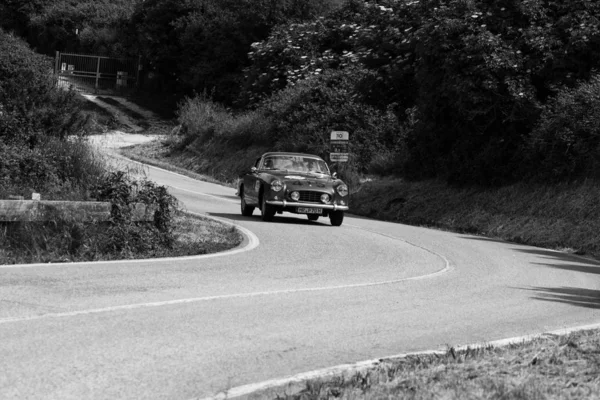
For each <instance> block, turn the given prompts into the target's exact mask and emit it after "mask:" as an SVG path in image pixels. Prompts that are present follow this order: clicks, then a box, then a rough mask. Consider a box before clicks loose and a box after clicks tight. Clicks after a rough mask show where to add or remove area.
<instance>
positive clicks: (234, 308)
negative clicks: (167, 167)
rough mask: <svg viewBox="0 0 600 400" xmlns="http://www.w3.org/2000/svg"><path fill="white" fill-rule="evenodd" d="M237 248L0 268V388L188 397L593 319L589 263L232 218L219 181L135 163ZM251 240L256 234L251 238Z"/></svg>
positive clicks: (229, 198) (46, 395)
mask: <svg viewBox="0 0 600 400" xmlns="http://www.w3.org/2000/svg"><path fill="white" fill-rule="evenodd" d="M149 175H150V177H151V178H152V179H153V180H155V181H157V182H159V183H162V184H166V185H168V186H170V187H171V191H172V193H174V194H175V195H176V196H177V197H178V198H179V199H180V200H181V201H182V202H183V204H185V206H186V208H187V209H188V210H189V211H192V212H196V213H202V214H208V215H212V216H214V217H218V218H221V219H227V220H230V221H233V222H234V223H235V224H237V225H239V226H240V227H243V228H245V229H247V230H248V231H251V232H253V234H254V235H255V236H254V237H253V236H250V241H247V243H246V244H250V245H251V246H250V247H251V248H252V247H254V248H252V249H251V250H249V251H242V252H236V253H233V254H229V255H224V256H219V257H208V258H206V257H192V258H186V259H181V260H173V259H170V260H145V261H138V262H112V263H108V262H107V263H102V262H101V263H77V264H61V265H58V264H55V265H32V266H0V337H1V338H2V339H1V340H0V398H2V399H13V398H14V399H140V398H144V399H191V398H202V397H206V396H210V395H213V394H215V393H218V392H220V391H224V390H227V389H229V388H232V387H236V386H240V385H245V384H249V383H252V382H259V381H264V380H268V379H273V378H279V377H283V376H287V375H293V374H297V373H301V372H305V371H310V370H315V369H320V368H325V367H329V366H333V365H339V364H344V363H352V362H357V361H360V360H365V359H373V358H377V357H385V356H388V355H391V354H397V353H401V352H409V351H417V350H425V349H437V348H443V347H445V346H447V345H453V346H454V345H460V344H467V343H474V342H482V341H492V340H497V339H502V338H506V337H513V336H520V335H526V334H533V333H538V332H543V331H548V330H554V329H559V328H564V327H569V326H576V325H585V324H591V323H596V322H600V280H599V275H598V274H599V273H600V263H598V262H595V261H590V260H585V259H582V258H576V257H572V256H569V255H566V254H562V253H558V252H553V251H549V250H544V249H539V248H532V247H527V246H520V245H516V244H511V243H505V242H499V241H495V240H489V239H486V238H482V237H475V236H469V235H460V234H455V233H449V232H442V231H437V230H429V229H424V228H418V227H411V226H405V225H400V224H392V223H385V222H379V221H374V220H370V219H364V218H357V217H352V216H349V217H347V218H346V220H345V221H344V225H342V226H341V227H339V228H335V227H332V226H330V225H329V221H328V220H326V221H323V222H322V223H321V222H317V223H313V222H309V221H308V220H306V219H305V218H301V217H300V216H294V215H288V214H284V215H283V216H276V217H275V220H274V222H272V223H266V222H262V221H261V220H260V218H259V217H258V211H255V214H256V216H254V217H242V216H241V215H240V213H239V203H238V201H237V200H236V197H235V193H234V189H231V188H227V187H223V186H219V185H214V184H209V183H205V182H199V181H195V180H192V179H190V178H186V177H183V176H180V175H176V174H172V173H169V172H166V171H163V170H159V169H155V168H150V169H149ZM257 240H258V241H259V245H258V246H254V245H255V244H257Z"/></svg>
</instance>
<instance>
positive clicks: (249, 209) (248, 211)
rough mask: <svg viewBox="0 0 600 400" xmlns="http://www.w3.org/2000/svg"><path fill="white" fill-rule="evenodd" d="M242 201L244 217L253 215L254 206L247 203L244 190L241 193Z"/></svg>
mask: <svg viewBox="0 0 600 400" xmlns="http://www.w3.org/2000/svg"><path fill="white" fill-rule="evenodd" d="M240 197H241V199H242V201H241V207H240V208H241V210H242V215H243V216H244V217H250V216H251V215H252V213H253V212H254V207H253V206H249V205H248V204H246V198H245V196H244V191H243V190H242V192H241V195H240Z"/></svg>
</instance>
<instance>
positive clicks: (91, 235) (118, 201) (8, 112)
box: [0, 30, 177, 263]
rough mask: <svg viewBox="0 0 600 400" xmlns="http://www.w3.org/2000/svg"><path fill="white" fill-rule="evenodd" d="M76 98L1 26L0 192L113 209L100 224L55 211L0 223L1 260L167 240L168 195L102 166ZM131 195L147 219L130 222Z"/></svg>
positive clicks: (126, 253)
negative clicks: (148, 210)
mask: <svg viewBox="0 0 600 400" xmlns="http://www.w3.org/2000/svg"><path fill="white" fill-rule="evenodd" d="M82 102H83V100H81V99H79V98H78V97H77V95H76V94H75V93H73V92H67V91H64V90H60V89H58V88H57V87H56V85H55V81H54V78H53V76H52V70H51V63H50V60H49V59H48V58H47V57H46V56H41V55H39V54H36V53H34V52H33V51H32V50H31V49H30V48H29V47H28V46H27V45H26V44H25V43H24V42H23V41H21V40H20V39H17V38H15V37H13V36H12V35H10V34H6V33H4V32H3V31H1V30H0V199H6V198H8V196H22V197H23V198H24V199H31V196H32V193H40V194H41V197H42V199H43V200H57V199H58V200H80V201H81V200H92V199H95V200H101V201H109V202H111V203H112V211H113V212H112V214H111V219H110V221H109V222H108V224H106V225H105V226H104V225H102V224H99V223H97V222H95V221H92V223H89V222H85V223H84V222H81V221H77V220H73V218H72V217H71V216H70V215H62V214H60V215H58V214H57V215H52V218H51V220H49V221H44V222H0V263H5V262H15V260H21V261H25V262H32V261H39V262H48V261H65V260H94V259H101V258H104V259H106V258H113V257H132V256H136V255H140V254H143V255H145V256H148V255H150V256H152V255H153V254H163V252H164V250H165V249H169V248H170V247H171V246H172V244H173V240H174V239H173V234H172V233H173V227H174V225H173V221H172V217H173V213H174V212H175V210H176V208H177V207H176V206H177V205H176V202H175V200H174V198H173V197H172V196H171V195H169V194H168V193H167V191H166V189H165V188H164V187H160V186H156V185H155V184H153V183H152V182H148V181H134V180H132V179H130V178H128V177H127V176H126V175H125V174H122V173H109V172H108V171H107V166H106V164H105V162H104V160H103V159H102V158H101V157H99V156H98V154H97V152H96V151H95V150H94V149H93V148H92V147H91V146H90V145H89V144H88V143H87V142H86V141H85V140H84V138H83V135H84V134H85V133H87V130H88V129H90V120H89V118H86V117H85V115H86V114H85V113H84V111H85V110H84V107H82ZM87 115H88V116H89V115H90V114H87ZM135 202H142V203H145V204H147V205H148V206H150V207H152V210H153V215H152V217H153V218H151V219H152V220H153V223H151V224H138V223H136V222H134V221H132V219H131V207H132V204H133V203H135Z"/></svg>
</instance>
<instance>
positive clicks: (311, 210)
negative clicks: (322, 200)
mask: <svg viewBox="0 0 600 400" xmlns="http://www.w3.org/2000/svg"><path fill="white" fill-rule="evenodd" d="M298 214H323V209H322V208H307V207H298Z"/></svg>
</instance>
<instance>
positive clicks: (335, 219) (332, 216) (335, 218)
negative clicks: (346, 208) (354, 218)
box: [329, 211, 344, 226]
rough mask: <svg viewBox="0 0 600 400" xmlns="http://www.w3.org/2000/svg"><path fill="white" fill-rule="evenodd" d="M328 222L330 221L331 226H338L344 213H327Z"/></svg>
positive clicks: (342, 219)
mask: <svg viewBox="0 0 600 400" xmlns="http://www.w3.org/2000/svg"><path fill="white" fill-rule="evenodd" d="M329 221H331V225H333V226H340V225H342V222H343V221H344V212H343V211H331V212H330V213H329Z"/></svg>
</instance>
